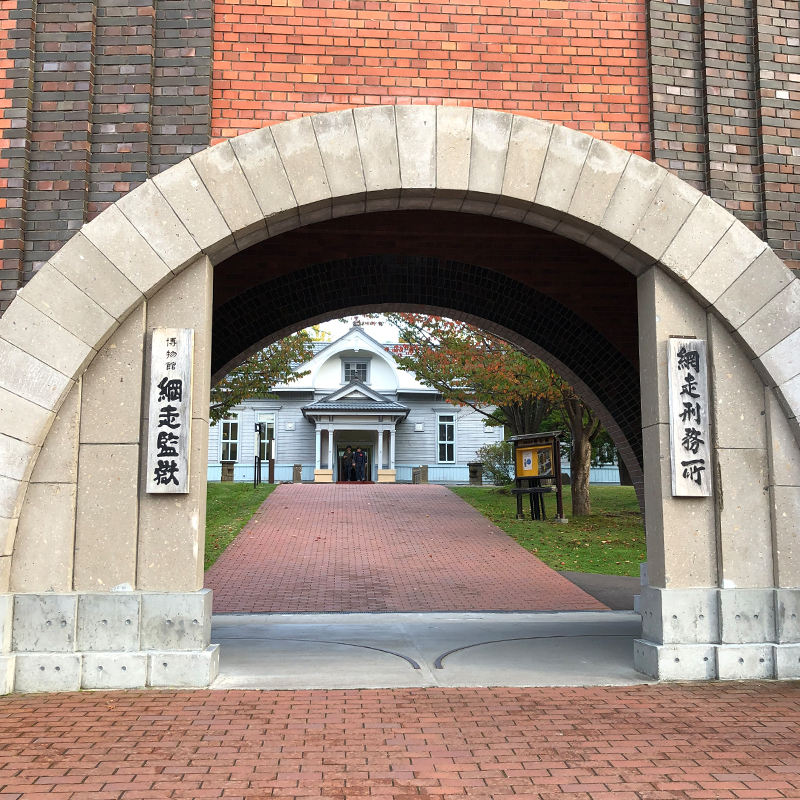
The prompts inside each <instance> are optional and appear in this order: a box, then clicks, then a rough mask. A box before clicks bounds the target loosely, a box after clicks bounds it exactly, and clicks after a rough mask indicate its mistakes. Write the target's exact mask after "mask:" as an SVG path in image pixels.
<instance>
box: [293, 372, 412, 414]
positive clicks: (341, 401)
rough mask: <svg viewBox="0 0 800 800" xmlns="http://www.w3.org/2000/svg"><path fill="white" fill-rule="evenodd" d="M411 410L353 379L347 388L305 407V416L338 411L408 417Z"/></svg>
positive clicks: (303, 409)
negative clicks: (307, 413) (308, 413)
mask: <svg viewBox="0 0 800 800" xmlns="http://www.w3.org/2000/svg"><path fill="white" fill-rule="evenodd" d="M410 410H411V409H410V408H409V407H408V406H404V405H402V404H401V403H395V402H394V400H387V399H386V398H385V397H384V396H383V395H382V394H380V393H379V392H376V391H375V390H374V389H371V388H370V387H369V386H367V385H366V384H365V383H362V381H360V380H358V379H357V378H353V379H352V380H351V381H350V383H348V384H347V385H346V386H342V388H341V389H337V390H336V391H335V392H332V393H331V394H329V395H326V396H325V397H321V398H320V399H319V400H317V401H316V402H314V403H309V405H307V406H303V408H302V411H303V416H305V415H306V412H310V413H312V414H313V413H314V412H319V411H322V412H325V411H337V412H345V413H350V412H354V411H356V412H357V411H366V412H370V413H372V414H404V415H408V412H409V411H410Z"/></svg>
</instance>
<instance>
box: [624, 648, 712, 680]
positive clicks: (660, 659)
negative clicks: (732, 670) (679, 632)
mask: <svg viewBox="0 0 800 800" xmlns="http://www.w3.org/2000/svg"><path fill="white" fill-rule="evenodd" d="M633 666H634V669H636V671H637V672H641V673H642V674H644V675H649V676H650V677H651V678H656V680H660V681H710V680H714V678H716V676H717V675H716V673H717V665H716V659H715V655H714V645H713V644H654V643H653V642H647V641H644V640H643V639H637V640H636V641H635V642H634V643H633Z"/></svg>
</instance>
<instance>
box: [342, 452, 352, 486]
mask: <svg viewBox="0 0 800 800" xmlns="http://www.w3.org/2000/svg"><path fill="white" fill-rule="evenodd" d="M353 463H354V462H353V448H352V447H350V445H347V447H346V448H345V451H344V455H343V456H342V480H343V481H352V480H353Z"/></svg>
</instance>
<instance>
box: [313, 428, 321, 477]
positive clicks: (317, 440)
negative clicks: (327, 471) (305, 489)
mask: <svg viewBox="0 0 800 800" xmlns="http://www.w3.org/2000/svg"><path fill="white" fill-rule="evenodd" d="M314 442H315V446H316V452H315V454H314V460H315V467H316V469H321V467H322V464H321V463H320V459H321V457H322V431H321V430H320V429H319V427H317V428H315V429H314Z"/></svg>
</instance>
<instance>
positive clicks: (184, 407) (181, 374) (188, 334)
mask: <svg viewBox="0 0 800 800" xmlns="http://www.w3.org/2000/svg"><path fill="white" fill-rule="evenodd" d="M193 356H194V331H193V330H192V329H191V328H155V329H154V330H153V341H152V347H151V353H150V408H149V420H150V424H149V428H148V437H147V476H146V479H147V492H148V494H188V492H189V450H190V448H191V440H192V366H193Z"/></svg>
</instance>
